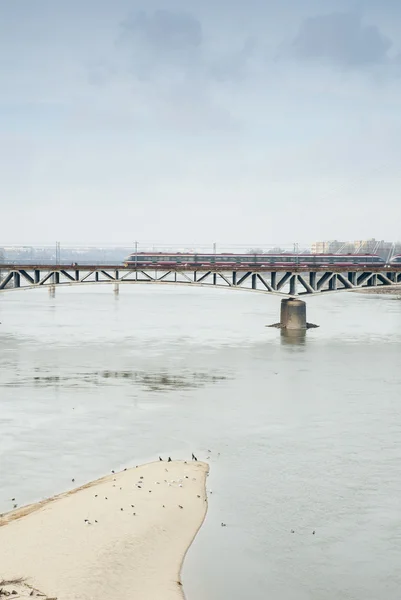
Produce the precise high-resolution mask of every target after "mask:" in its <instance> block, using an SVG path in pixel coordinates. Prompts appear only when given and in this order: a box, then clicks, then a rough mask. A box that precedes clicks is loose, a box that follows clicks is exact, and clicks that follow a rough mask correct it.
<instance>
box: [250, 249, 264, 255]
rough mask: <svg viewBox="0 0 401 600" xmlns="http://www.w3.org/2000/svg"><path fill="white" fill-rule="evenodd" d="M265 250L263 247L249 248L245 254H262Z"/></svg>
mask: <svg viewBox="0 0 401 600" xmlns="http://www.w3.org/2000/svg"><path fill="white" fill-rule="evenodd" d="M264 253H265V251H264V250H263V248H250V249H249V250H248V252H247V254H264Z"/></svg>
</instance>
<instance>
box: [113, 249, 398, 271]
mask: <svg viewBox="0 0 401 600" xmlns="http://www.w3.org/2000/svg"><path fill="white" fill-rule="evenodd" d="M400 259H401V257H400ZM124 264H125V266H127V267H135V268H143V269H148V268H157V269H175V268H177V267H181V268H194V267H199V268H201V267H203V268H213V269H217V268H218V269H235V268H247V267H249V268H263V267H273V266H274V267H278V268H280V267H288V268H290V267H298V268H299V267H305V268H308V267H315V268H316V267H321V268H324V267H333V266H336V267H338V268H346V267H350V266H354V267H355V266H359V267H363V266H379V265H384V264H385V263H384V260H383V259H382V258H381V257H380V256H378V255H376V254H295V253H281V254H231V253H221V254H201V253H199V254H197V253H196V254H187V253H180V252H178V253H167V252H166V253H164V252H138V253H135V254H130V255H129V256H128V257H127V259H126V260H125V263H124Z"/></svg>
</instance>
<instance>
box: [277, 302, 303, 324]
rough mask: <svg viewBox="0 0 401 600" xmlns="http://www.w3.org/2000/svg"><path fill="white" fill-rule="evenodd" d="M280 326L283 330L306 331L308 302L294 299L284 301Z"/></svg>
mask: <svg viewBox="0 0 401 600" xmlns="http://www.w3.org/2000/svg"><path fill="white" fill-rule="evenodd" d="M280 325H281V327H282V329H292V330H294V329H297V330H300V329H306V328H307V323H306V302H302V300H298V299H293V298H286V299H285V300H282V301H281V314H280Z"/></svg>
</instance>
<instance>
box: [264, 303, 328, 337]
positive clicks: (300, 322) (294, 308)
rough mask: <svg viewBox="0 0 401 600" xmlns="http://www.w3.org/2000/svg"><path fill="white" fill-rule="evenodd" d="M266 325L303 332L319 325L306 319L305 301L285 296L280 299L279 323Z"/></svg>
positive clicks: (288, 330)
mask: <svg viewBox="0 0 401 600" xmlns="http://www.w3.org/2000/svg"><path fill="white" fill-rule="evenodd" d="M268 327H277V328H278V329H281V330H282V331H286V332H305V331H306V330H307V329H310V328H311V327H319V326H318V325H314V324H313V323H308V322H307V321H306V302H302V300H298V298H285V299H284V300H282V301H281V311H280V323H274V324H273V325H268Z"/></svg>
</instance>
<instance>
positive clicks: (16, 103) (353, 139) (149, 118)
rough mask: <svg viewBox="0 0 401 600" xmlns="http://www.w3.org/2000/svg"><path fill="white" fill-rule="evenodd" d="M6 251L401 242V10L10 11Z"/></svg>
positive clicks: (76, 1)
mask: <svg viewBox="0 0 401 600" xmlns="http://www.w3.org/2000/svg"><path fill="white" fill-rule="evenodd" d="M0 65H1V68H0V193H1V209H2V211H1V215H2V228H1V236H0V245H2V244H4V243H33V242H52V241H54V240H60V241H61V242H63V243H73V242H87V243H96V242H105V241H108V242H121V243H123V242H124V243H126V242H130V241H131V240H135V239H137V240H140V241H152V242H155V243H157V242H164V243H167V242H172V243H179V242H194V243H195V242H196V243H209V242H213V241H217V242H219V243H222V244H224V243H230V244H231V243H241V244H242V243H255V244H256V243H258V244H260V243H264V244H269V243H272V244H273V243H284V242H285V243H289V242H297V241H298V242H304V241H305V242H306V241H313V240H315V239H332V238H337V239H363V238H366V237H376V238H377V239H400V238H401V231H400V222H401V198H400V196H401V174H400V168H401V2H399V0H397V1H395V0H355V1H354V2H353V1H351V0H335V1H334V0H281V1H280V2H276V1H273V0H248V1H247V2H243V1H242V2H241V1H237V2H235V1H234V2H233V1H232V0H230V1H229V0H214V1H213V2H212V1H211V0H204V1H203V2H199V1H197V2H195V1H194V0H164V1H162V0H158V1H156V0H147V1H146V2H140V1H139V0H130V1H129V0H113V2H111V1H110V0H68V1H67V0H58V1H57V2H55V1H54V0H35V1H31V0H12V1H11V0H9V1H7V0H3V1H2V2H0Z"/></svg>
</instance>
